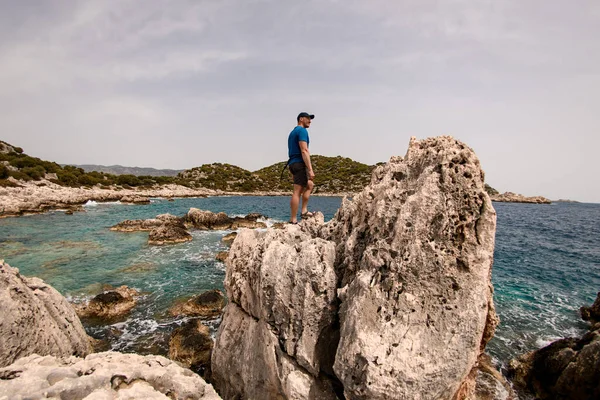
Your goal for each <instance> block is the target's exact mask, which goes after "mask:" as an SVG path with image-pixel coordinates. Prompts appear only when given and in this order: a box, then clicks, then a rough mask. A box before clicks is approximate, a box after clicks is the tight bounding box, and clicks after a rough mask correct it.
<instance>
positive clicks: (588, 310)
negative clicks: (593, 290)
mask: <svg viewBox="0 0 600 400" xmlns="http://www.w3.org/2000/svg"><path fill="white" fill-rule="evenodd" d="M579 311H580V312H581V318H583V320H584V321H590V322H591V323H592V324H595V323H596V322H600V292H598V295H597V296H596V301H594V304H592V305H591V307H585V306H583V307H581V308H580V309H579Z"/></svg>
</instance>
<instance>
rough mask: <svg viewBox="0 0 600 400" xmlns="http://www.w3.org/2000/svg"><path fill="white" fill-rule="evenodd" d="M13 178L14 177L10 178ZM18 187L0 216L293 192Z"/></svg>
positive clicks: (8, 191)
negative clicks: (92, 204) (89, 205)
mask: <svg viewBox="0 0 600 400" xmlns="http://www.w3.org/2000/svg"><path fill="white" fill-rule="evenodd" d="M11 179H12V178H11ZM13 181H14V183H16V184H18V185H19V187H0V218H6V217H17V216H22V215H30V214H41V213H44V212H48V211H52V210H65V211H67V213H72V212H76V211H81V210H82V208H81V206H82V205H84V204H86V203H87V202H88V201H96V202H98V203H103V202H115V201H120V202H121V203H127V204H148V203H149V202H150V198H166V199H175V198H188V197H191V198H194V197H209V196H289V195H290V192H253V193H247V192H223V191H218V190H211V189H190V188H188V187H186V186H180V185H171V184H170V185H163V186H159V187H156V188H152V189H123V188H118V187H112V188H108V189H107V188H100V187H91V188H71V187H65V186H60V185H57V184H55V183H53V182H50V181H48V180H41V181H37V182H21V181H16V180H13ZM347 195H352V194H351V193H319V194H315V196H332V197H343V196H347Z"/></svg>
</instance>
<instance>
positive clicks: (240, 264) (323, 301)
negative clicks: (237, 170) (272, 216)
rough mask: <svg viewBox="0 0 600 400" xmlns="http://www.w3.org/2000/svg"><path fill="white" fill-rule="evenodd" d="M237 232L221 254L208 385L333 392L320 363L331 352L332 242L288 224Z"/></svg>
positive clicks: (229, 390) (236, 392)
mask: <svg viewBox="0 0 600 400" xmlns="http://www.w3.org/2000/svg"><path fill="white" fill-rule="evenodd" d="M238 237H239V239H238V240H236V241H235V242H234V244H233V246H232V249H231V252H230V254H231V256H230V257H229V258H228V259H227V261H226V264H227V273H226V277H225V287H226V289H227V296H228V298H229V300H230V303H229V304H228V305H227V307H226V312H225V315H224V317H223V323H222V325H221V327H220V329H219V336H218V337H217V342H216V345H215V346H216V347H215V352H214V353H213V381H214V384H215V386H216V387H217V388H218V389H219V391H220V393H221V394H222V395H223V396H224V397H225V398H232V397H235V396H242V397H248V398H278V396H279V397H282V398H319V399H320V398H323V399H326V398H336V396H335V393H334V391H333V386H334V384H335V379H333V382H332V380H331V379H330V378H327V377H326V376H325V374H327V373H329V374H332V372H333V371H332V370H331V368H329V369H327V367H325V366H324V365H329V367H330V366H331V364H332V358H333V356H334V353H332V352H331V350H332V349H331V346H330V344H331V340H335V339H334V338H335V334H334V333H333V330H332V329H331V325H332V324H333V323H334V319H335V308H336V304H335V299H336V295H335V291H336V276H335V272H334V269H333V262H334V259H335V246H334V244H333V243H331V242H328V241H325V240H323V239H320V238H313V237H311V235H309V234H308V233H305V232H303V231H302V230H301V228H300V227H299V226H291V225H290V227H289V228H288V229H287V230H268V231H266V232H259V231H251V230H243V231H241V232H240V233H239V235H238ZM233 354H236V356H235V357H232V356H233ZM277 360H279V362H278V361H277ZM246 365H253V367H250V368H247V367H245V366H246ZM282 365H285V366H284V367H283V366H282ZM281 368H284V370H285V373H283V372H282V370H281ZM261 382H266V383H265V384H261ZM309 393H319V396H318V397H311V396H314V395H312V394H311V395H310V396H309Z"/></svg>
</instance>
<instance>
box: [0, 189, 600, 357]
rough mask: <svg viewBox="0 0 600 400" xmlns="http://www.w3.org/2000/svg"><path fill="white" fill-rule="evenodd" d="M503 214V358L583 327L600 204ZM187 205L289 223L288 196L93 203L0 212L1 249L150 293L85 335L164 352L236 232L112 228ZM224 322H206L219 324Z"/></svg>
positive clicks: (215, 279)
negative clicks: (156, 243)
mask: <svg viewBox="0 0 600 400" xmlns="http://www.w3.org/2000/svg"><path fill="white" fill-rule="evenodd" d="M340 202H341V199H340V198H331V197H313V198H312V199H311V206H312V207H311V208H312V209H315V210H320V211H322V212H323V213H324V214H325V217H326V219H330V218H332V217H333V215H334V214H335V211H336V210H337V208H338V207H339V205H340ZM494 206H495V208H496V211H497V213H498V229H497V234H496V251H495V262H494V271H493V278H492V279H493V283H494V287H495V302H496V307H497V311H498V314H499V315H500V318H501V324H500V326H499V328H498V330H497V332H496V336H495V338H494V339H493V340H492V341H491V342H490V344H489V345H488V351H489V352H490V353H491V354H492V356H493V357H494V358H495V359H496V360H497V362H498V363H499V364H501V365H504V364H505V363H506V362H507V361H508V360H509V359H510V358H512V357H514V356H515V355H518V354H521V353H524V352H526V351H528V350H531V349H534V348H538V347H540V346H542V345H544V344H546V343H548V342H549V341H551V340H554V339H556V338H559V337H564V336H570V335H578V334H581V333H582V332H583V331H584V330H585V329H586V326H587V325H586V324H585V323H584V322H583V321H581V320H580V318H579V315H578V309H579V307H580V306H582V305H584V304H591V303H592V302H593V301H594V299H595V296H596V292H597V291H598V290H600V205H597V204H556V205H526V204H504V203H495V204H494ZM190 207H197V208H200V209H205V210H211V211H215V212H217V211H224V212H226V213H227V214H229V215H230V216H234V215H245V214H247V213H250V212H259V213H261V214H263V215H267V216H268V217H269V218H268V220H267V222H268V224H270V223H273V222H275V221H285V220H287V218H288V216H287V213H288V208H289V198H286V197H253V196H250V197H212V198H200V199H177V200H176V201H174V202H168V201H167V200H164V199H154V200H153V201H152V203H151V204H149V205H135V206H134V205H123V204H116V203H113V204H94V203H92V204H90V205H88V206H86V207H85V208H86V212H82V213H75V214H74V215H71V216H69V215H65V214H64V213H63V212H59V211H56V212H52V213H48V214H44V215H33V216H27V217H20V218H8V219H2V220H0V258H4V259H5V260H6V261H7V262H8V263H9V264H11V265H12V266H14V267H18V268H19V269H20V271H21V272H22V273H23V274H24V275H29V276H38V277H40V278H42V279H44V280H45V281H47V282H48V283H50V284H51V285H53V286H54V287H55V288H56V289H57V290H59V291H60V292H61V293H62V294H64V295H65V296H67V297H68V298H71V299H73V300H75V301H80V300H82V299H85V298H89V297H90V296H92V295H95V294H97V293H99V292H100V291H101V290H102V285H103V284H110V285H113V286H119V285H127V286H130V287H134V288H136V289H138V290H140V291H141V292H143V293H144V296H143V297H142V298H141V300H140V303H139V305H138V306H137V307H136V308H135V309H134V311H133V312H132V314H131V315H130V317H129V318H128V319H127V320H125V321H118V322H115V323H113V324H112V325H109V326H93V325H88V326H86V329H87V330H88V333H90V334H91V335H92V336H94V337H97V338H107V339H108V340H109V341H110V344H111V346H112V348H113V349H114V350H120V351H135V352H139V353H142V354H149V353H162V354H164V353H165V352H166V350H167V348H168V345H167V340H168V335H169V333H170V332H171V330H172V329H173V328H174V327H175V326H176V325H178V324H180V323H181V322H182V321H183V319H182V318H175V317H171V316H169V315H168V313H167V311H168V309H169V307H170V306H171V305H172V304H173V302H174V301H176V300H177V299H181V298H185V297H187V296H192V295H195V294H198V293H200V292H202V291H204V290H208V289H213V288H219V289H222V288H223V278H224V276H225V271H224V265H223V264H222V263H220V262H217V261H215V255H216V253H217V252H219V251H222V250H226V249H227V248H226V246H225V245H223V244H222V243H221V238H222V237H223V236H224V235H225V234H227V233H228V232H227V231H212V232H204V231H192V236H193V237H194V239H193V241H192V242H188V243H182V244H177V245H172V246H164V247H153V246H148V245H147V243H146V242H147V233H144V232H138V233H121V232H111V231H110V230H109V229H108V228H109V227H110V226H112V225H114V224H116V223H118V222H121V221H123V220H125V219H142V218H152V217H155V216H156V215H158V214H162V213H166V212H169V213H171V214H174V215H183V214H185V213H186V212H187V211H188V210H189V209H190ZM218 323H219V321H218V320H214V321H209V325H211V326H212V327H213V329H214V328H216V327H217V326H218Z"/></svg>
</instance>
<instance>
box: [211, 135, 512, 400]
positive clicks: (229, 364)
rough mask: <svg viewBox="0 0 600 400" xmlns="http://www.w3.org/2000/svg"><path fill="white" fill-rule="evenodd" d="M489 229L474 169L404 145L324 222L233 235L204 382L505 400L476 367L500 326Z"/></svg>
mask: <svg viewBox="0 0 600 400" xmlns="http://www.w3.org/2000/svg"><path fill="white" fill-rule="evenodd" d="M495 229H496V213H495V211H494V208H493V206H492V203H491V201H490V198H489V196H488V195H487V193H486V192H485V189H484V173H483V171H482V169H481V166H480V164H479V160H478V159H477V157H476V155H475V153H474V152H473V150H471V149H470V148H469V147H467V146H466V145H465V144H463V143H461V142H459V141H457V140H455V139H453V138H452V137H448V136H442V137H436V138H429V139H425V140H416V139H415V138H411V140H410V144H409V148H408V152H407V153H406V156H405V157H392V158H391V159H390V161H389V162H388V163H387V164H385V165H381V166H379V167H377V168H376V169H375V170H374V172H373V174H372V177H371V182H370V184H369V185H368V186H367V187H366V188H365V189H364V190H363V191H362V192H361V193H359V194H357V195H356V196H354V198H353V199H352V200H348V199H344V201H343V202H342V205H341V207H340V209H339V210H338V212H337V214H336V215H335V217H334V218H333V219H332V220H331V221H329V222H328V223H326V224H325V223H324V222H323V216H322V214H317V216H316V217H315V218H312V219H309V220H305V221H302V222H301V223H300V224H299V225H287V226H285V227H284V228H283V229H277V230H276V229H268V230H266V231H263V232H258V231H252V230H245V229H244V230H241V231H240V232H239V234H238V236H237V238H236V240H235V241H234V243H233V245H232V247H231V251H230V254H229V257H228V258H227V260H226V267H227V269H226V277H225V288H226V290H227V295H228V298H229V303H228V304H227V306H226V309H225V314H224V316H223V321H222V323H221V326H220V328H219V331H218V334H217V338H216V342H215V347H214V350H213V354H212V383H213V385H214V386H215V388H216V389H217V391H218V392H219V394H220V395H221V396H222V397H223V398H224V399H237V398H254V399H336V398H346V399H417V398H418V399H448V400H461V399H483V398H488V399H491V398H494V399H508V398H511V397H512V393H510V392H509V391H508V390H505V389H504V388H505V387H506V386H508V385H505V383H506V382H500V380H502V376H501V375H500V374H497V376H499V377H496V378H495V377H494V376H496V375H494V374H490V373H485V374H484V373H482V372H485V371H484V370H482V369H480V365H479V361H480V360H481V359H482V358H483V352H484V349H485V346H486V344H487V342H488V341H489V340H490V339H491V337H492V336H493V333H494V330H495V327H496V325H497V324H498V318H497V317H496V313H495V310H494V304H493V299H492V292H493V287H492V284H491V268H492V263H493V251H494V236H495ZM485 368H487V371H488V372H489V366H486V367H485ZM482 376H485V381H482V380H481V379H480V378H481V377H482ZM490 379H498V383H499V384H498V385H493V384H490ZM495 386H497V387H499V388H501V389H502V390H499V391H498V392H497V393H492V394H490V390H489V388H490V387H495Z"/></svg>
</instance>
